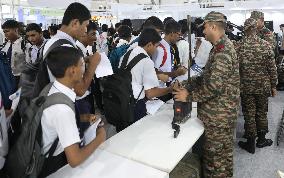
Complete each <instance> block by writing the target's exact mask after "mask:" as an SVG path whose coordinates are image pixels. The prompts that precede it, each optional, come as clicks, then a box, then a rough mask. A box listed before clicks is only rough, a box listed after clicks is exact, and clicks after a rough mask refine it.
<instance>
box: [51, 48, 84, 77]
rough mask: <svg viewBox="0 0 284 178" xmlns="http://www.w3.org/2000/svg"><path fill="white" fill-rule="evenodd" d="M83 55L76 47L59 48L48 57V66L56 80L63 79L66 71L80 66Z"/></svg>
mask: <svg viewBox="0 0 284 178" xmlns="http://www.w3.org/2000/svg"><path fill="white" fill-rule="evenodd" d="M81 57H83V56H82V53H80V52H79V50H78V49H76V48H74V47H67V46H59V47H56V48H54V49H53V50H52V51H51V52H50V53H49V54H48V55H47V60H46V62H47V66H48V68H49V69H50V71H51V73H52V75H54V77H55V78H63V77H64V75H65V72H66V69H67V68H68V67H71V66H75V65H77V64H78V61H79V60H80V58H81Z"/></svg>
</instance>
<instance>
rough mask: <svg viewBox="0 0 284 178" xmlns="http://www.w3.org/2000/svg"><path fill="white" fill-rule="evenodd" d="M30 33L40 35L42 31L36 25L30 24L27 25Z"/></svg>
mask: <svg viewBox="0 0 284 178" xmlns="http://www.w3.org/2000/svg"><path fill="white" fill-rule="evenodd" d="M30 31H36V32H38V33H42V29H41V28H40V26H39V25H38V24H36V23H30V24H28V25H27V28H26V32H30Z"/></svg>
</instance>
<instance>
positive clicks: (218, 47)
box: [214, 43, 225, 53]
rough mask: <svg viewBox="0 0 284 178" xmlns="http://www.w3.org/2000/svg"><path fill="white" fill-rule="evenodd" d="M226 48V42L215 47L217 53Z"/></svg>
mask: <svg viewBox="0 0 284 178" xmlns="http://www.w3.org/2000/svg"><path fill="white" fill-rule="evenodd" d="M224 49H225V45H224V44H222V43H221V44H218V45H217V46H216V47H215V50H214V51H215V53H220V52H222V51H223V50H224Z"/></svg>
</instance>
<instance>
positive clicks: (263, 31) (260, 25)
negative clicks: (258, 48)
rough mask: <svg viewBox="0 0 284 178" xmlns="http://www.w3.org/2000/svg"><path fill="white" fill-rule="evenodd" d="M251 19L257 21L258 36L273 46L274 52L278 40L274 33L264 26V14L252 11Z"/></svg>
mask: <svg viewBox="0 0 284 178" xmlns="http://www.w3.org/2000/svg"><path fill="white" fill-rule="evenodd" d="M250 18H253V19H255V20H256V21H257V31H258V33H257V35H258V36H259V37H260V38H261V39H263V40H265V41H267V42H268V43H269V44H270V45H271V48H272V49H273V50H274V49H275V45H276V39H275V37H274V35H273V33H272V32H271V31H270V30H269V29H268V28H266V27H265V26H264V13H263V12H259V11H252V12H251V15H250Z"/></svg>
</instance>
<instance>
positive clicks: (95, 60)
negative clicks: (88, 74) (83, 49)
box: [89, 52, 101, 66]
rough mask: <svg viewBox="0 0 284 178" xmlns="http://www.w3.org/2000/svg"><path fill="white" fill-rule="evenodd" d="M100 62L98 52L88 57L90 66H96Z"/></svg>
mask: <svg viewBox="0 0 284 178" xmlns="http://www.w3.org/2000/svg"><path fill="white" fill-rule="evenodd" d="M100 62H101V55H100V53H98V52H96V53H95V54H93V55H92V56H90V57H89V64H90V66H97V65H98V64H99V63H100Z"/></svg>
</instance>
